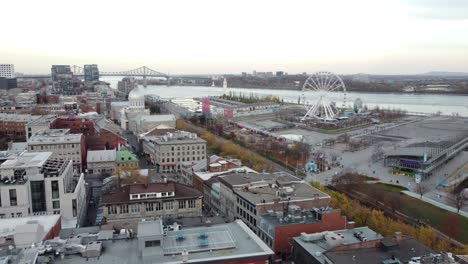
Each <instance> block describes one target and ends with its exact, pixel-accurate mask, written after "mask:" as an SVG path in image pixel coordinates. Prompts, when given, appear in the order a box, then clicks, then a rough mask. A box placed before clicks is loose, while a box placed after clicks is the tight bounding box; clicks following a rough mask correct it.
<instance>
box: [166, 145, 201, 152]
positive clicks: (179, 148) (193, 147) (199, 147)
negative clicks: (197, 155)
mask: <svg viewBox="0 0 468 264" xmlns="http://www.w3.org/2000/svg"><path fill="white" fill-rule="evenodd" d="M175 149H176V147H171V150H172V151H174V150H175ZM181 149H182V150H185V146H182V147H181V146H177V150H181ZM197 149H205V145H197ZM187 150H190V146H187ZM192 150H195V146H193V145H192Z"/></svg>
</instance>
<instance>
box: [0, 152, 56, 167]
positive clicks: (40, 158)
mask: <svg viewBox="0 0 468 264" xmlns="http://www.w3.org/2000/svg"><path fill="white" fill-rule="evenodd" d="M51 155H52V152H24V153H22V154H21V155H19V156H18V157H16V158H14V159H11V160H7V161H5V162H4V163H2V164H1V165H0V169H13V168H30V167H42V166H44V164H45V163H46V161H47V160H48V159H49V158H50V156H51Z"/></svg>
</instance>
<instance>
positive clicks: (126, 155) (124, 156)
mask: <svg viewBox="0 0 468 264" xmlns="http://www.w3.org/2000/svg"><path fill="white" fill-rule="evenodd" d="M115 161H116V162H117V163H126V162H138V158H137V157H136V155H135V154H134V153H133V152H131V151H130V150H128V149H127V148H125V147H123V148H121V149H120V150H118V151H117V153H116V160H115Z"/></svg>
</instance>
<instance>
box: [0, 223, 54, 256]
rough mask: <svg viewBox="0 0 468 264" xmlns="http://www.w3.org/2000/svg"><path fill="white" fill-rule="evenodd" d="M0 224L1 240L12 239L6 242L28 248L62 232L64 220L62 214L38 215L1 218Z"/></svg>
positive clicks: (17, 246)
mask: <svg viewBox="0 0 468 264" xmlns="http://www.w3.org/2000/svg"><path fill="white" fill-rule="evenodd" d="M0 226H1V227H2V228H1V229H0V241H1V240H4V241H5V242H7V241H11V242H9V243H5V244H12V245H14V246H15V247H16V248H28V247H31V245H32V244H38V243H41V242H42V241H44V240H46V239H51V238H54V237H55V236H56V235H57V234H58V233H59V232H60V229H61V226H62V221H61V218H60V215H54V214H52V215H36V216H25V217H16V218H3V219H0ZM5 244H4V245H5ZM2 246H3V245H2V244H1V243H0V247H2ZM0 263H2V262H1V261H0Z"/></svg>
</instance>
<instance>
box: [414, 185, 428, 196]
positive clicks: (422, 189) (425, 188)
mask: <svg viewBox="0 0 468 264" xmlns="http://www.w3.org/2000/svg"><path fill="white" fill-rule="evenodd" d="M415 191H416V192H417V193H419V195H421V199H422V197H423V195H424V194H426V193H427V192H428V191H429V186H427V184H426V183H425V182H420V183H418V184H417V185H416V187H415Z"/></svg>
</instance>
